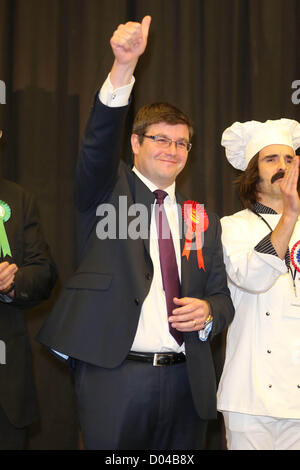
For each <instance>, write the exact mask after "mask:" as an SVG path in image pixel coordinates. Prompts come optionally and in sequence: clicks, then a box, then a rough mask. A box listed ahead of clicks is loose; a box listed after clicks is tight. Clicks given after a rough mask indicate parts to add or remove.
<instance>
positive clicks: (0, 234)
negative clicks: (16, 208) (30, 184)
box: [0, 201, 11, 258]
mask: <svg viewBox="0 0 300 470" xmlns="http://www.w3.org/2000/svg"><path fill="white" fill-rule="evenodd" d="M10 216H11V209H10V207H9V205H8V204H6V202H4V201H0V254H1V255H2V256H3V258H4V257H5V256H6V255H9V256H11V251H10V246H9V242H8V238H7V235H6V230H5V227H4V223H5V222H7V221H8V219H9V218H10Z"/></svg>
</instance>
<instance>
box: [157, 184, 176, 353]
mask: <svg viewBox="0 0 300 470" xmlns="http://www.w3.org/2000/svg"><path fill="white" fill-rule="evenodd" d="M154 194H155V197H156V199H157V204H156V205H155V218H156V227H157V234H158V246H159V257H160V267H161V274H162V281H163V288H164V291H165V295H166V303H167V311H168V316H170V315H172V310H173V309H174V308H176V305H175V304H174V302H173V298H174V297H178V298H179V297H180V281H179V276H178V266H177V262H176V255H175V250H174V244H173V238H172V234H171V230H170V227H169V223H168V219H167V215H166V212H165V208H164V199H165V197H166V196H167V195H168V193H166V192H165V191H162V190H161V189H157V190H156V191H154ZM169 330H170V333H171V335H172V336H173V337H174V339H175V340H176V341H177V343H178V344H179V345H181V344H182V343H183V335H182V333H181V332H180V331H178V330H176V329H175V328H172V326H171V324H170V323H169Z"/></svg>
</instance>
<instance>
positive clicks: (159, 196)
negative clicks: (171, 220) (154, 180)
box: [153, 189, 168, 205]
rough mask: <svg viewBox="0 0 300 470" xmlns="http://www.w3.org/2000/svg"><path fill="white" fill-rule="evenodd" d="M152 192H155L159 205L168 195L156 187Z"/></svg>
mask: <svg viewBox="0 0 300 470" xmlns="http://www.w3.org/2000/svg"><path fill="white" fill-rule="evenodd" d="M153 193H154V194H155V197H156V199H157V202H158V204H159V205H161V204H163V202H164V199H165V197H166V196H167V195H168V193H167V192H166V191H163V190H162V189H156V191H153Z"/></svg>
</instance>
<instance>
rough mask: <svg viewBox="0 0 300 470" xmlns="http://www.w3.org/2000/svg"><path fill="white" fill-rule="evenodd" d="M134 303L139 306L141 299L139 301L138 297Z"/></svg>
mask: <svg viewBox="0 0 300 470" xmlns="http://www.w3.org/2000/svg"><path fill="white" fill-rule="evenodd" d="M134 302H135V304H136V305H139V303H140V299H138V298H137V297H136V298H135V299H134Z"/></svg>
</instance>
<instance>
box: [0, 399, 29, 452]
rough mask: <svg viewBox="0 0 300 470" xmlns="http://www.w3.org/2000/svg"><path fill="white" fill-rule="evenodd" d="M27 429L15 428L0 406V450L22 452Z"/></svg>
mask: <svg viewBox="0 0 300 470" xmlns="http://www.w3.org/2000/svg"><path fill="white" fill-rule="evenodd" d="M26 438H27V428H16V427H15V426H14V425H13V424H12V423H11V422H10V421H9V419H8V418H7V416H6V414H5V413H4V411H3V409H2V408H1V406H0V450H24V448H25V443H26Z"/></svg>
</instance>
